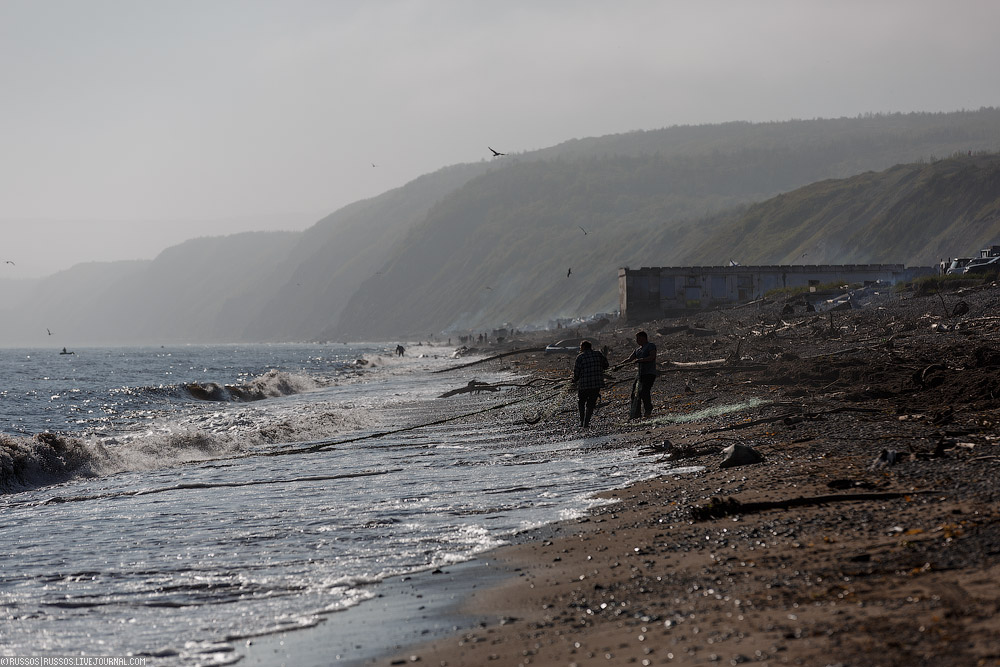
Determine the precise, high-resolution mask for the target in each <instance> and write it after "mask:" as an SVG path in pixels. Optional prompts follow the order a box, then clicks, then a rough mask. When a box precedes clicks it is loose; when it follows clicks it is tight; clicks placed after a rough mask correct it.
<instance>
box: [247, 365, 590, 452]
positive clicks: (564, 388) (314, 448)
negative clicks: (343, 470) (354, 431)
mask: <svg viewBox="0 0 1000 667" xmlns="http://www.w3.org/2000/svg"><path fill="white" fill-rule="evenodd" d="M571 387H572V385H571V384H570V382H569V381H568V380H567V381H564V382H563V383H562V384H560V385H557V386H556V387H555V389H557V392H556V393H555V395H554V396H550V397H549V398H548V399H546V400H548V401H549V402H552V401H553V399H554V398H558V399H560V402H561V399H562V398H563V397H564V396H566V395H567V394H568V393H569V390H570V388H571ZM540 393H542V392H541V391H538V392H535V393H534V394H531V395H528V396H522V397H520V398H516V399H514V400H512V401H506V402H504V403H498V404H497V405H491V406H490V407H488V408H483V409H481V410H473V411H472V412H464V413H462V414H459V415H453V416H451V417H442V418H441V419H435V420H433V421H429V422H424V423H422V424H414V425H412V426H404V427H402V428H397V429H392V430H389V431H378V432H375V433H368V434H366V435H359V436H355V437H353V438H345V439H343V440H327V441H321V442H318V443H315V444H313V445H309V446H307V447H284V448H282V449H275V450H272V451H269V452H261V453H259V454H258V455H259V456H288V455H290V454H309V453H312V452H322V451H324V450H327V449H330V448H333V447H337V446H339V445H346V444H350V443H353V442H360V441H362V440H376V439H378V438H384V437H386V436H390V435H396V434H397V433H406V432H408V431H416V430H418V429H422V428H427V427H428V426H438V425H440V424H447V423H448V422H453V421H458V420H460V419H466V418H468V417H475V416H476V415H481V414H485V413H487V412H492V411H494V410H501V409H503V408H508V407H510V406H512V405H517V404H518V403H524V402H527V401H530V400H533V399H534V398H535V397H536V396H537V395H538V394H540ZM558 409H559V405H558V404H556V405H555V408H553V409H552V410H551V411H549V413H548V414H549V416H551V415H552V414H554V413H555V411H556V410H558ZM541 419H542V417H539V418H538V419H537V420H536V421H535V422H531V421H529V420H528V419H527V417H525V421H527V422H528V423H537V421H540V420H541Z"/></svg>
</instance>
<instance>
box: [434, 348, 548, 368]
mask: <svg viewBox="0 0 1000 667" xmlns="http://www.w3.org/2000/svg"><path fill="white" fill-rule="evenodd" d="M544 351H545V348H544V347H528V348H525V349H523V350H511V351H510V352H503V353H501V354H494V355H493V356H492V357H485V358H483V359H477V360H476V361H470V362H469V363H467V364H462V365H460V366H452V367H451V368H442V369H440V370H436V371H432V372H433V373H448V372H450V371H457V370H459V369H460V368H468V367H469V366H475V365H476V364H483V363H486V362H487V361H494V360H495V359H502V358H503V357H509V356H511V355H514V354H527V353H529V352H544Z"/></svg>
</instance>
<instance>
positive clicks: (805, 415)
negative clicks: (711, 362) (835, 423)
mask: <svg viewBox="0 0 1000 667" xmlns="http://www.w3.org/2000/svg"><path fill="white" fill-rule="evenodd" d="M837 412H882V411H881V410H878V409H876V408H857V407H854V406H853V405H844V406H841V407H837V408H830V409H829V410H820V411H819V412H786V413H785V414H781V415H777V416H774V417H763V418H761V419H754V420H752V421H748V422H739V423H737V424H730V425H729V426H720V427H719V428H713V429H709V430H707V431H704V433H719V432H721V431H735V430H738V429H741V428H750V427H751V426H760V425H761V424H771V423H773V422H780V421H784V422H786V423H787V424H789V425H791V424H797V423H799V422H802V421H806V420H809V419H818V418H819V417H821V416H823V415H830V414H834V413H837Z"/></svg>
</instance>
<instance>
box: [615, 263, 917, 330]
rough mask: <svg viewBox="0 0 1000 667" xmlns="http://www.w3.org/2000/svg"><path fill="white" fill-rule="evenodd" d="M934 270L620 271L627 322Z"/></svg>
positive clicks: (874, 267)
mask: <svg viewBox="0 0 1000 667" xmlns="http://www.w3.org/2000/svg"><path fill="white" fill-rule="evenodd" d="M934 272H935V270H934V268H933V267H911V268H909V269H908V268H906V267H904V266H903V265H902V264H845V265H837V264H822V265H814V266H807V265H795V266H791V265H788V266H784V265H776V266H682V267H673V266H671V267H643V268H641V269H627V268H624V269H619V270H618V306H619V308H620V309H621V313H622V317H623V318H625V319H626V320H631V321H642V320H649V319H656V318H658V317H663V316H664V315H668V314H671V313H676V312H680V311H685V310H699V309H703V308H711V307H713V306H719V305H723V304H729V303H743V302H747V301H752V300H754V299H759V298H761V297H762V296H764V294H765V293H767V292H768V291H770V290H773V289H777V288H794V287H808V286H809V285H822V284H826V283H831V282H843V283H845V284H846V283H858V282H864V281H876V280H879V281H882V282H885V283H889V284H893V283H896V282H898V281H900V280H910V279H912V278H914V277H916V276H918V275H923V274H926V273H934Z"/></svg>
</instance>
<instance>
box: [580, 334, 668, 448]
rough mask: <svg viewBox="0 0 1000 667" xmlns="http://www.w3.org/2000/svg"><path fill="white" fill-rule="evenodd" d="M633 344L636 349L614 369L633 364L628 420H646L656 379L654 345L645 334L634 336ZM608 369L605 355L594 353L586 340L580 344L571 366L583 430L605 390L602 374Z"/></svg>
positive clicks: (651, 405)
mask: <svg viewBox="0 0 1000 667" xmlns="http://www.w3.org/2000/svg"><path fill="white" fill-rule="evenodd" d="M635 342H636V345H637V346H638V347H636V348H635V350H633V351H632V354H630V355H629V356H628V357H626V358H625V359H624V360H622V361H621V363H619V364H617V365H616V366H615V368H620V367H622V366H624V365H625V364H628V363H635V365H636V379H635V383H634V384H633V389H632V401H631V405H630V406H629V419H637V418H639V417H645V418H649V417H650V416H651V415H652V414H653V397H652V389H653V383H654V382H655V381H656V375H657V373H656V345H654V344H653V343H651V342H650V341H649V335H648V334H647V333H646V332H645V331H639V332H638V333H636V335H635ZM609 366H610V364H609V363H608V358H607V355H606V354H605V353H604V352H598V351H597V350H595V349H594V346H593V344H592V343H591V342H590V341H589V340H585V341H582V342H581V343H580V354H578V355H577V357H576V362H575V363H574V364H573V384H574V385H576V391H577V399H578V406H579V410H580V426H581V427H582V428H587V427H589V426H590V420H591V418H592V417H593V415H594V409H595V408H596V407H597V400H598V399H599V398H600V396H601V389H603V388H604V371H605V370H607V369H608V367H609Z"/></svg>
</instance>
